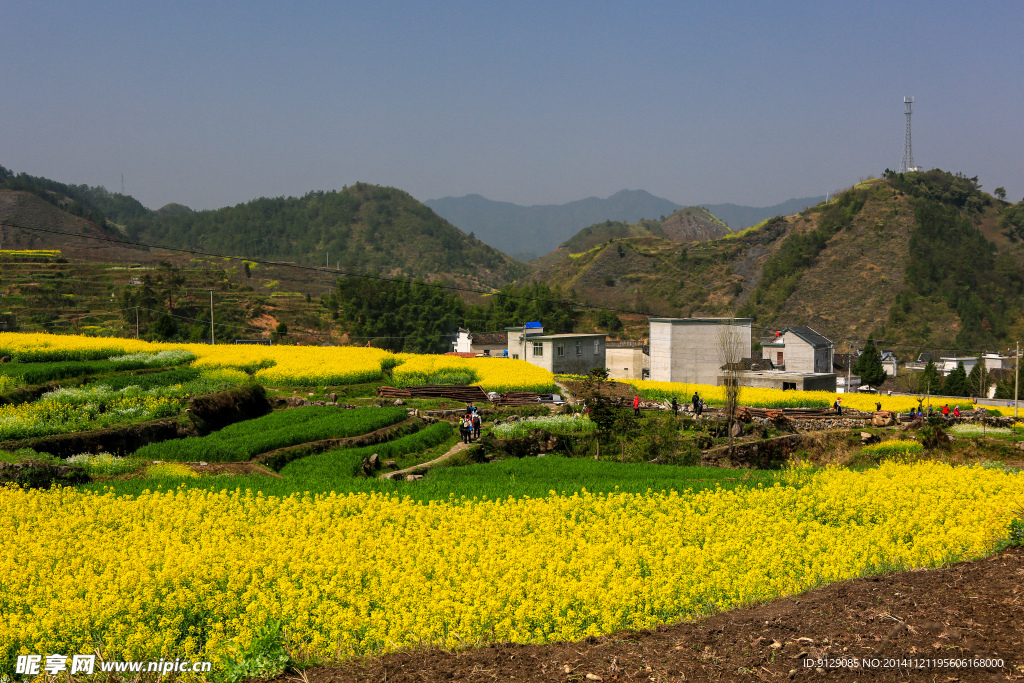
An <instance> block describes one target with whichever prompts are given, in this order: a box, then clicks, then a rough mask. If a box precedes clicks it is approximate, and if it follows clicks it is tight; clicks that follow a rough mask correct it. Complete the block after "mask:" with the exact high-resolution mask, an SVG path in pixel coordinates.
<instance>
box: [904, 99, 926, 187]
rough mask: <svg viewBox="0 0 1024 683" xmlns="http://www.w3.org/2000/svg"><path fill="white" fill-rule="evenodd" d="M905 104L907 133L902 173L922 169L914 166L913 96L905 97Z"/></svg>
mask: <svg viewBox="0 0 1024 683" xmlns="http://www.w3.org/2000/svg"><path fill="white" fill-rule="evenodd" d="M903 104H905V105H906V109H905V110H904V112H903V113H904V114H906V115H907V135H906V139H905V140H904V141H903V159H902V160H900V173H907V172H909V171H920V170H921V167H920V166H914V150H913V148H912V147H911V146H910V115H911V114H912V113H913V111H912V109H913V107H914V98H913V97H904V98H903Z"/></svg>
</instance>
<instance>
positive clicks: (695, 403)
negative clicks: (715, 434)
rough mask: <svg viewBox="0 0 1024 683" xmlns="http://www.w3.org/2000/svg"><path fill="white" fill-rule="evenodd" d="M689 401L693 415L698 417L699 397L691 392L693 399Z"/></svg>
mask: <svg viewBox="0 0 1024 683" xmlns="http://www.w3.org/2000/svg"><path fill="white" fill-rule="evenodd" d="M690 401H691V402H692V403H693V414H694V415H696V416H697V417H700V396H698V395H697V392H696V391H695V392H693V398H691V399H690Z"/></svg>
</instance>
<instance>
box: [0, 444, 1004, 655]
mask: <svg viewBox="0 0 1024 683" xmlns="http://www.w3.org/2000/svg"><path fill="white" fill-rule="evenodd" d="M787 477H799V478H800V480H801V484H802V485H801V486H799V487H795V486H788V485H786V484H785V483H783V481H788V478H784V479H783V480H781V481H780V483H779V484H777V485H776V486H773V487H766V488H762V487H758V488H755V489H742V488H741V489H736V490H728V491H727V490H723V489H717V490H712V491H702V492H700V493H683V494H679V493H675V492H670V493H664V492H662V493H656V492H648V493H647V494H632V493H629V494H627V493H613V494H602V495H593V494H589V493H586V492H584V493H583V494H574V495H571V496H570V495H556V494H554V493H553V492H552V494H551V495H549V496H547V497H544V498H539V499H535V498H528V497H526V498H521V499H512V498H509V499H505V500H477V499H473V500H467V499H461V500H454V499H452V500H448V501H440V502H438V501H434V502H430V503H427V504H420V503H416V502H414V501H412V500H409V499H401V498H399V497H397V496H389V495H381V494H349V495H337V494H329V495H319V496H316V497H310V496H309V495H305V496H302V495H293V496H289V497H286V498H277V497H266V496H264V495H262V494H260V493H254V492H251V491H245V492H242V491H234V492H230V491H221V492H219V493H214V492H210V491H206V490H199V489H188V488H185V487H182V488H179V489H177V490H173V491H159V490H158V491H155V492H145V493H143V494H141V495H139V496H137V497H130V496H117V495H115V494H113V493H106V494H95V493H88V492H82V491H79V490H75V489H52V490H47V491H41V490H19V489H14V488H6V489H0V536H2V537H3V538H4V539H6V543H7V545H6V552H5V553H3V554H2V555H0V576H3V577H4V581H3V582H0V605H3V613H4V615H3V616H4V618H3V619H2V620H0V651H3V652H8V653H11V654H31V653H55V652H57V653H63V654H70V653H92V652H95V650H96V648H99V649H100V650H101V651H102V652H103V653H104V655H105V656H106V657H107V658H111V659H120V658H124V659H128V658H133V659H157V658H161V657H162V658H165V659H167V658H172V657H186V656H187V657H190V658H191V659H212V660H214V661H221V660H223V658H224V657H225V656H226V653H227V652H228V651H229V649H230V647H231V645H230V643H231V641H233V644H234V646H238V645H243V646H244V645H245V644H246V643H248V642H249V641H251V639H253V637H254V634H255V633H256V632H257V631H258V630H259V628H260V627H261V626H263V625H264V624H266V623H267V622H268V621H269V620H272V619H281V620H283V621H284V622H285V624H286V629H287V632H288V634H290V636H289V637H290V639H291V643H290V645H291V646H292V647H296V648H301V651H304V652H306V653H308V655H309V656H312V657H319V658H326V659H334V658H345V657H349V656H354V655H360V654H365V653H377V652H383V651H389V650H395V649H399V648H403V647H410V646H419V645H427V644H433V645H441V646H447V647H458V646H461V645H463V644H472V643H478V642H486V641H513V642H546V641H552V640H563V639H578V638H581V637H584V636H587V635H592V634H599V633H608V632H612V631H615V630H618V629H637V628H647V627H651V626H653V625H655V624H658V623H663V622H671V621H675V620H678V619H681V618H687V617H691V616H694V615H698V614H702V613H706V612H709V611H714V610H722V609H726V608H730V607H733V606H736V605H741V604H745V603H750V602H753V601H759V600H767V599H770V598H773V597H775V596H779V595H783V594H790V593H794V592H797V591H802V590H804V589H807V588H810V587H813V586H816V585H820V584H823V583H827V582H832V581H839V580H843V579H846V578H850V577H854V576H858V575H862V574H864V573H868V572H875V571H881V570H886V569H890V568H897V567H929V566H935V565H939V564H942V563H945V562H949V561H952V560H955V559H961V558H973V557H977V556H979V555H982V554H984V553H986V552H988V551H990V550H991V549H992V548H993V546H994V543H995V542H996V539H997V538H999V537H1000V536H1005V534H1006V532H1007V526H1008V523H1009V516H1008V514H1009V513H1008V512H1007V509H1008V507H1009V504H1008V503H1009V501H1010V500H1011V499H1012V498H1014V497H1017V499H1018V500H1024V476H1021V475H1020V474H1009V473H1005V472H1002V471H999V470H993V469H984V468H980V467H959V468H955V467H951V466H948V465H944V464H937V463H916V464H896V463H889V464H883V465H882V466H881V467H879V468H877V469H874V470H870V471H866V472H852V471H848V470H827V471H822V472H818V473H814V474H805V473H800V472H796V473H794V474H792V475H787ZM296 651H299V650H296Z"/></svg>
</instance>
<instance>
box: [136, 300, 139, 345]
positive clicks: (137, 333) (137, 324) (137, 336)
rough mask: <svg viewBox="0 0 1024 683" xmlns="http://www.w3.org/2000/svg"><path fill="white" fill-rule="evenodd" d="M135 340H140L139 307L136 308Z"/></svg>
mask: <svg viewBox="0 0 1024 683" xmlns="http://www.w3.org/2000/svg"><path fill="white" fill-rule="evenodd" d="M135 338H136V339H138V338H139V307H138V306H136V307H135Z"/></svg>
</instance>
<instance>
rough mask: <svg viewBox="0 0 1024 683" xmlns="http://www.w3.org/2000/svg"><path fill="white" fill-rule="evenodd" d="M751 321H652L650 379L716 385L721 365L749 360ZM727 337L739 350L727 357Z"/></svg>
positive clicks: (650, 322)
mask: <svg viewBox="0 0 1024 683" xmlns="http://www.w3.org/2000/svg"><path fill="white" fill-rule="evenodd" d="M752 322H753V319H751V318H651V319H650V321H649V324H650V351H651V380H653V381H655V382H688V383H691V384H718V377H719V375H721V374H722V370H721V368H722V366H723V365H725V363H726V362H729V361H737V360H739V359H740V358H749V357H750V326H751V323H752ZM726 337H731V338H732V340H733V344H734V345H735V346H736V347H738V349H739V358H727V357H726V356H727V353H726V350H725V344H723V342H724V341H725V338H726Z"/></svg>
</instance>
